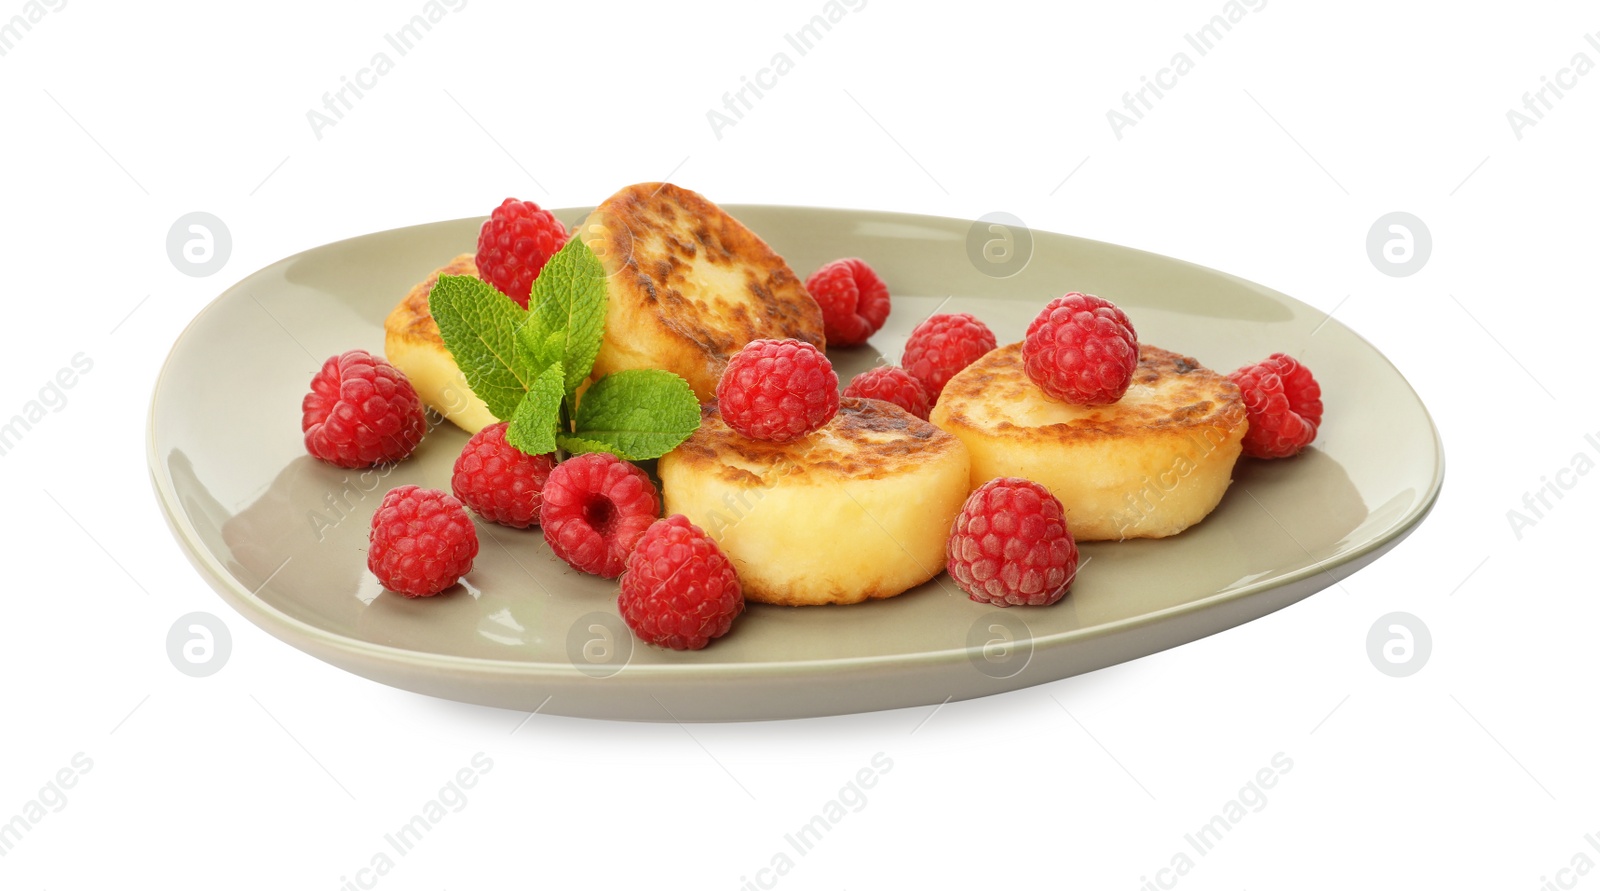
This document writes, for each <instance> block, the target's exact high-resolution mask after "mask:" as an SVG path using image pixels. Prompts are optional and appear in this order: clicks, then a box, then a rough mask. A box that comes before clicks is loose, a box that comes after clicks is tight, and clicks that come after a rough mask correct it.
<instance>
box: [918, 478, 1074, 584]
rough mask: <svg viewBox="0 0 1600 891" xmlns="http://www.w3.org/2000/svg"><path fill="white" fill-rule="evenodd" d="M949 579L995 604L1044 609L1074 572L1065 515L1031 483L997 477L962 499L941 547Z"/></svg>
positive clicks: (1045, 491)
mask: <svg viewBox="0 0 1600 891" xmlns="http://www.w3.org/2000/svg"><path fill="white" fill-rule="evenodd" d="M945 557H946V560H947V568H948V570H949V572H950V577H951V578H952V579H955V582H956V584H957V585H960V586H961V590H963V591H965V592H967V596H969V597H971V598H972V599H973V600H976V601H978V602H979V603H992V604H994V605H995V606H1024V605H1025V606H1048V605H1050V604H1052V603H1055V602H1056V601H1057V600H1060V599H1061V597H1062V595H1064V594H1066V593H1067V589H1068V588H1070V587H1072V580H1073V579H1074V578H1075V577H1076V576H1077V574H1078V545H1077V542H1075V541H1073V539H1072V531H1071V530H1069V529H1068V528H1067V519H1066V512H1065V511H1064V510H1063V509H1062V507H1061V501H1060V500H1059V499H1057V498H1056V497H1055V496H1054V495H1052V494H1050V490H1049V489H1046V488H1045V487H1044V486H1041V485H1039V484H1038V483H1036V482H1034V481H1032V480H1025V479H1019V478H1017V477H1001V478H999V479H994V480H990V481H989V482H987V483H984V484H983V485H981V486H979V487H978V488H977V489H975V490H973V492H972V494H971V495H968V496H967V502H966V504H963V505H962V506H961V513H959V514H957V515H956V522H955V525H954V526H953V527H952V528H951V530H950V541H949V543H948V544H947V545H946V546H945Z"/></svg>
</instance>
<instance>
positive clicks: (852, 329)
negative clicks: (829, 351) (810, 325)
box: [806, 257, 889, 347]
mask: <svg viewBox="0 0 1600 891" xmlns="http://www.w3.org/2000/svg"><path fill="white" fill-rule="evenodd" d="M806 291H807V292H809V293H810V294H811V297H812V299H814V300H816V301H817V305H818V306H820V307H822V335H823V337H824V338H826V339H827V341H828V346H830V347H835V346H841V347H846V346H859V345H861V344H863V343H866V342H867V338H869V337H871V336H872V335H873V334H876V333H877V331H878V329H879V328H882V327H883V320H884V319H887V318H889V288H888V286H887V285H885V284H884V283H883V279H881V278H878V274H877V273H876V272H873V271H872V267H871V266H868V265H867V264H866V262H864V261H862V260H859V259H856V258H855V257H851V258H849V259H847V260H835V261H833V262H832V263H829V264H827V265H826V266H823V267H822V268H821V269H818V270H817V271H816V272H813V273H811V277H810V278H808V279H806Z"/></svg>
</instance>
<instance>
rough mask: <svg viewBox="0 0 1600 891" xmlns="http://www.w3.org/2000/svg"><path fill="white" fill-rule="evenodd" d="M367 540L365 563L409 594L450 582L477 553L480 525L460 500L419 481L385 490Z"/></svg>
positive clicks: (469, 566) (388, 585)
mask: <svg viewBox="0 0 1600 891" xmlns="http://www.w3.org/2000/svg"><path fill="white" fill-rule="evenodd" d="M367 541H368V547H367V568H368V569H370V570H372V574H373V575H375V576H377V577H378V581H379V582H381V583H383V586H384V587H385V588H388V589H389V590H391V591H394V592H396V593H399V594H404V595H405V596H407V597H427V596H429V595H431V594H437V593H439V592H440V591H443V590H444V589H446V588H448V587H450V586H451V585H453V584H455V583H456V582H458V581H460V580H461V577H462V576H464V575H466V574H467V571H468V570H470V569H472V558H474V557H476V556H478V530H477V529H476V528H475V527H474V526H473V525H472V518H471V517H469V516H467V511H466V509H465V508H463V507H462V506H461V502H459V501H457V500H456V499H455V497H454V496H452V495H448V494H446V493H444V492H441V491H439V490H438V489H424V488H421V487H419V486H396V487H395V488H393V489H390V490H389V492H388V493H387V494H386V495H384V496H383V503H382V504H379V505H378V510H377V513H374V514H373V515H372V532H371V533H370V534H369V535H368V537H367Z"/></svg>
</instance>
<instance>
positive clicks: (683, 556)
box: [617, 514, 744, 650]
mask: <svg viewBox="0 0 1600 891" xmlns="http://www.w3.org/2000/svg"><path fill="white" fill-rule="evenodd" d="M617 608H618V609H619V610H621V612H622V621H624V622H626V623H628V627H629V628H632V629H633V633H634V634H637V635H638V636H639V639H640V640H643V641H644V642H645V643H651V644H655V645H656V646H661V647H669V648H671V649H674V650H698V649H700V648H701V647H704V646H705V645H706V644H708V643H710V642H711V641H712V640H713V639H714V638H718V637H721V636H722V635H724V634H727V633H728V629H729V628H730V627H732V625H733V620H734V618H735V617H736V616H738V615H739V614H740V613H742V612H744V593H743V592H742V590H741V589H740V588H739V575H738V573H736V572H735V571H734V569H733V564H732V563H731V562H729V561H728V558H727V556H726V555H724V554H723V553H722V549H721V548H719V547H717V543H716V542H715V541H712V540H711V536H709V535H707V534H705V532H704V531H702V530H701V529H700V527H699V526H696V525H694V524H693V523H691V522H689V520H688V518H687V517H685V516H684V515H683V514H673V515H672V516H670V517H667V518H666V519H665V520H657V521H655V522H654V523H651V524H650V528H649V529H646V530H645V532H644V535H643V536H641V537H640V538H639V544H638V546H637V547H635V548H634V549H633V553H632V554H630V555H629V556H628V571H627V572H625V573H623V574H622V593H621V594H619V595H617Z"/></svg>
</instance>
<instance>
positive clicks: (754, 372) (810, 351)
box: [717, 339, 839, 442]
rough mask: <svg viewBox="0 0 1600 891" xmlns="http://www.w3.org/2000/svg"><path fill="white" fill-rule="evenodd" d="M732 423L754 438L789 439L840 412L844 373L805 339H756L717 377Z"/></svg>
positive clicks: (724, 414) (722, 405)
mask: <svg viewBox="0 0 1600 891" xmlns="http://www.w3.org/2000/svg"><path fill="white" fill-rule="evenodd" d="M717 406H718V409H719V411H721V412H722V419H723V420H724V421H727V422H728V426H729V427H732V428H733V429H734V430H736V431H738V432H739V433H741V434H743V435H744V436H748V437H750V438H751V439H761V440H765V441H767V442H788V441H789V440H791V439H798V438H800V437H802V436H805V435H806V434H807V433H810V432H811V431H813V430H816V429H817V428H819V427H821V426H822V425H823V424H826V423H828V421H829V420H831V419H832V418H833V416H834V413H836V412H837V411H838V410H839V376H838V375H837V374H834V373H833V364H832V363H830V362H829V361H828V357H827V356H824V355H823V354H822V351H821V350H819V349H817V348H816V347H814V346H812V345H811V344H809V343H805V342H804V341H799V340H794V339H789V340H752V341H751V342H750V343H748V344H746V345H745V346H744V348H743V349H741V350H739V352H737V353H734V354H733V358H731V359H729V360H728V367H727V369H726V370H724V371H723V372H722V379H721V380H719V381H717Z"/></svg>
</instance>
